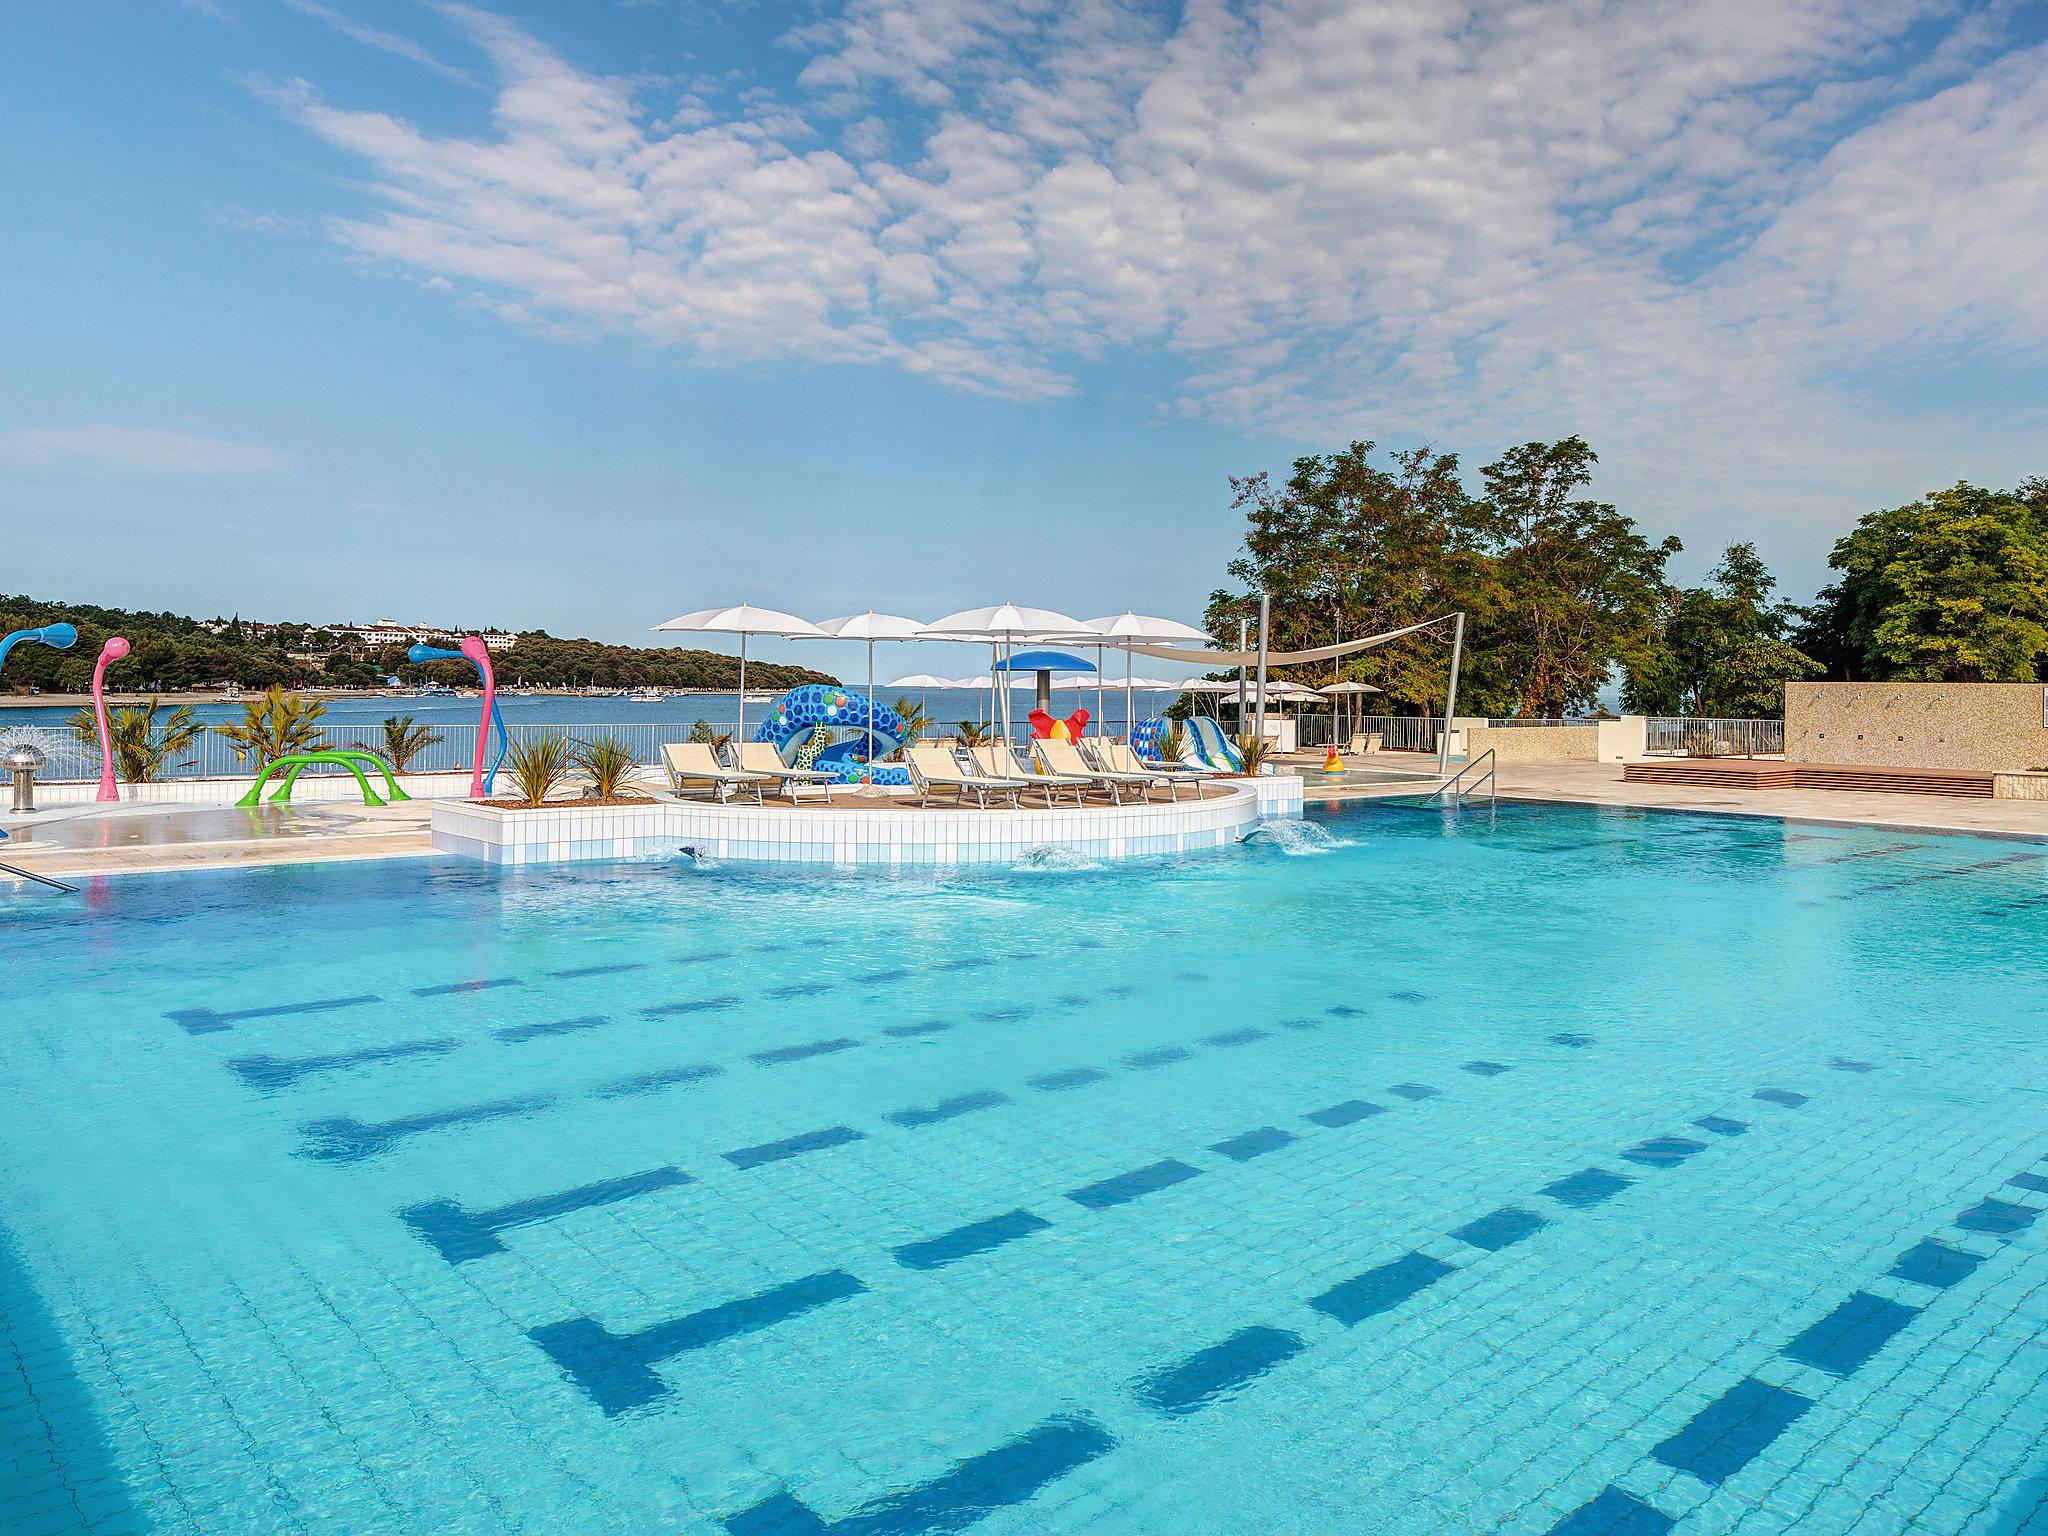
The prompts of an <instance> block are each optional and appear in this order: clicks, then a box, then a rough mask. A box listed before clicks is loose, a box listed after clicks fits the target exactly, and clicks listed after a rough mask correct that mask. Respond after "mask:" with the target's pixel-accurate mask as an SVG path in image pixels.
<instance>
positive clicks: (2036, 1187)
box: [2005, 1173, 2048, 1195]
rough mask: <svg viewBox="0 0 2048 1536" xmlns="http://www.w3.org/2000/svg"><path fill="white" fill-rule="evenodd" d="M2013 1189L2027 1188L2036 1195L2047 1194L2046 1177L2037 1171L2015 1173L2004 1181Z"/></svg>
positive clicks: (2047, 1181) (2047, 1183)
mask: <svg viewBox="0 0 2048 1536" xmlns="http://www.w3.org/2000/svg"><path fill="white" fill-rule="evenodd" d="M2005 1182H2006V1183H2008V1184H2010V1185H2011V1186H2012V1187H2013V1188H2014V1189H2024V1190H2028V1191H2030V1192H2032V1193H2034V1194H2037V1195H2048V1179H2044V1178H2042V1177H2041V1175H2040V1174H2038V1173H2016V1174H2014V1175H2013V1176H2012V1177H2011V1178H2009V1179H2007V1180H2006V1181H2005Z"/></svg>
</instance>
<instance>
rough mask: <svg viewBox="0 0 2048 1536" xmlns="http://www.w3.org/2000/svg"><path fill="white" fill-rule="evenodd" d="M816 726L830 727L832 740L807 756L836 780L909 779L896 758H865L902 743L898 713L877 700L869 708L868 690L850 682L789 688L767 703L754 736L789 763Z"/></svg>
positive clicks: (889, 781)
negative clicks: (880, 760) (893, 760)
mask: <svg viewBox="0 0 2048 1536" xmlns="http://www.w3.org/2000/svg"><path fill="white" fill-rule="evenodd" d="M821 727H822V728H823V729H825V730H828V731H830V732H831V733H832V736H833V740H832V742H831V744H830V745H829V746H826V747H823V748H821V749H820V750H819V751H818V753H817V754H816V755H815V756H814V757H813V758H812V759H811V763H810V766H811V767H813V768H818V769H821V770H823V771H824V772H826V773H829V774H831V775H832V776H833V778H834V779H835V780H836V781H837V782H838V783H841V784H908V783H909V782H910V770H909V769H908V768H905V767H904V766H903V765H902V764H901V763H876V762H870V759H872V758H878V757H887V756H888V755H889V754H890V753H892V752H894V751H895V750H896V748H897V747H898V746H899V745H901V743H902V741H903V731H904V724H903V717H902V716H901V715H899V714H897V713H896V711H895V710H893V709H885V708H884V707H883V706H881V705H880V704H876V705H875V706H874V707H873V710H872V712H870V709H869V705H868V696H867V695H866V694H864V693H856V692H855V691H854V690H853V689H851V688H841V687H839V686H838V685H836V684H830V683H806V684H805V685H804V686H803V687H801V688H792V689H790V691H789V692H788V693H785V694H784V695H783V696H782V697H781V698H779V699H777V700H776V701H775V703H774V704H773V705H771V706H770V707H769V710H768V718H767V719H765V720H763V721H762V722H761V724H760V726H759V727H758V728H757V729H756V730H755V732H754V740H756V741H765V742H768V743H769V744H770V745H772V746H773V747H774V748H775V750H776V751H777V752H779V753H780V754H781V755H782V760H783V761H784V762H785V763H789V764H791V765H794V764H795V763H796V760H797V755H798V754H799V753H800V752H802V751H803V749H804V746H805V744H806V743H807V742H809V741H810V739H811V737H812V736H813V735H814V734H815V733H816V732H817V731H818V730H819V729H820V728H821Z"/></svg>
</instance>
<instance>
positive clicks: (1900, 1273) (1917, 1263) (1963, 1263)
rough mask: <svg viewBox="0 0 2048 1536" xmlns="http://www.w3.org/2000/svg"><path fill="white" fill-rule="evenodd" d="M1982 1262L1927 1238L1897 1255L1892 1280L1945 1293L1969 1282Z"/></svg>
mask: <svg viewBox="0 0 2048 1536" xmlns="http://www.w3.org/2000/svg"><path fill="white" fill-rule="evenodd" d="M1983 1262H1984V1260H1983V1257H1982V1256H1981V1255H1979V1254H1974V1253H1971V1252H1969V1251H1968V1250H1967V1249H1963V1248H1951V1247H1949V1245H1948V1244H1947V1243H1941V1242H1936V1241H1935V1240H1934V1239H1933V1238H1931V1237H1929V1238H1923V1239H1922V1240H1921V1241H1919V1242H1917V1243H1915V1244H1914V1245H1913V1246H1912V1247H1911V1248H1908V1249H1907V1250H1906V1251H1905V1252H1904V1253H1902V1254H1900V1255H1899V1257H1898V1262H1897V1263H1895V1264H1893V1265H1892V1268H1891V1277H1892V1278H1893V1279H1894V1280H1911V1281H1913V1282H1914V1283H1915V1284H1917V1285H1931V1286H1934V1287H1935V1288H1936V1289H1938V1290H1947V1289H1948V1288H1949V1287H1950V1286H1952V1285H1954V1284H1955V1283H1956V1282H1957V1281H1958V1280H1967V1279H1969V1278H1970V1276H1971V1275H1973V1274H1975V1273H1976V1271H1977V1266H1978V1265H1979V1264H1982V1263H1983Z"/></svg>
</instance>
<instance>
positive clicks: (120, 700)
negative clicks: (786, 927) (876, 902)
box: [0, 685, 843, 709]
mask: <svg viewBox="0 0 2048 1536" xmlns="http://www.w3.org/2000/svg"><path fill="white" fill-rule="evenodd" d="M835 686H843V685H835ZM287 691H288V692H291V693H295V694H297V695H298V696H299V697H300V698H304V699H320V700H323V701H325V700H329V699H389V700H391V702H392V703H394V704H404V703H410V702H416V701H418V700H420V699H429V698H439V699H445V698H449V697H451V696H452V695H449V694H445V693H440V694H420V693H393V692H390V691H388V690H386V689H382V688H293V689H289V690H287ZM781 691H782V690H780V689H774V688H749V689H748V690H747V692H748V694H749V695H750V696H751V695H759V694H763V693H767V694H774V693H778V692H781ZM739 692H740V691H739V689H737V688H678V689H676V690H675V694H676V696H677V697H684V698H700V697H701V698H707V699H736V698H738V697H739ZM498 695H499V697H500V698H545V699H609V698H615V697H616V696H617V695H615V694H611V693H583V692H580V691H578V690H577V689H574V688H522V689H520V690H519V691H518V693H516V694H515V693H513V692H512V691H511V690H510V689H507V688H501V689H499V690H498ZM262 697H263V695H262V693H261V692H259V691H257V690H254V689H249V688H244V689H243V690H242V691H241V692H240V693H228V692H225V691H223V690H222V689H219V688H197V689H193V690H192V691H191V692H189V693H178V692H165V693H149V692H147V691H144V692H141V693H136V692H132V691H129V692H121V693H114V692H111V691H110V692H109V693H108V694H107V703H108V704H109V705H118V706H123V707H126V706H131V705H138V704H147V703H148V702H149V701H150V700H151V699H155V700H156V701H157V702H158V703H159V704H164V705H167V706H169V707H171V708H176V707H177V706H178V705H180V704H246V703H248V702H249V701H251V700H252V699H260V698H262ZM91 703H92V695H91V694H89V693H0V709H78V708H80V707H82V706H89V705H90V704H91Z"/></svg>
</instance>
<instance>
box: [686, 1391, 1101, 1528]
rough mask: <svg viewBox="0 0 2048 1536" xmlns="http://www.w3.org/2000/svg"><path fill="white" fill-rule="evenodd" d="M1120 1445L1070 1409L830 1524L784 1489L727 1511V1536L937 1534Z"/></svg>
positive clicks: (1023, 1495)
mask: <svg viewBox="0 0 2048 1536" xmlns="http://www.w3.org/2000/svg"><path fill="white" fill-rule="evenodd" d="M1115 1447H1116V1439H1115V1437H1114V1436H1112V1435H1111V1434H1110V1433H1109V1431H1108V1430H1106V1429H1104V1428H1102V1427H1101V1426H1100V1425H1099V1424H1097V1423H1095V1421H1094V1420H1092V1419H1089V1418H1085V1417H1083V1416H1081V1415H1079V1414H1074V1415H1066V1416H1062V1417H1059V1418H1055V1419H1048V1420H1047V1421H1046V1422H1045V1423H1043V1424H1041V1425H1039V1426H1038V1428H1036V1429H1034V1430H1032V1431H1031V1432H1030V1433H1029V1434H1027V1435H1024V1436H1022V1437H1021V1438H1019V1439H1016V1440H1013V1441H1011V1442H1010V1443H1009V1444H1008V1445H1003V1446H998V1447H997V1448H996V1449H995V1450H993V1451H985V1452H983V1453H982V1454H981V1455H979V1456H972V1457H969V1458H968V1459H967V1460H965V1461H963V1462H960V1463H959V1464H958V1465H956V1466H954V1467H952V1468H951V1469H949V1470H948V1471H946V1472H944V1473H941V1474H940V1475H939V1476H938V1477H935V1478H933V1479H932V1480H931V1481H930V1482H928V1483H925V1484H923V1485H922V1486H920V1487H917V1488H907V1489H905V1490H904V1491H903V1492H901V1493H896V1494H891V1495H890V1496H889V1497H887V1498H885V1499H880V1500H878V1501H876V1502H875V1503H873V1504H870V1505H868V1506H866V1507H865V1508H862V1509H858V1510H856V1511H854V1512H853V1513H852V1514H850V1515H845V1516H842V1517H841V1518H840V1519H837V1520H834V1521H832V1522H831V1523H830V1524H829V1525H828V1524H827V1523H826V1522H825V1521H823V1520H821V1519H819V1518H818V1516H817V1515H815V1514H813V1513H812V1512H811V1511H810V1510H809V1509H808V1508H806V1507H805V1506H804V1504H803V1502H802V1501H801V1500H799V1499H797V1498H795V1497H793V1496H792V1495H790V1494H787V1493H778V1494H776V1495H775V1496H774V1497H772V1498H769V1499H764V1500H763V1501H762V1502H761V1503H759V1504H756V1505H754V1506H753V1507H752V1508H751V1509H746V1510H742V1511H741V1512H740V1513H739V1514H736V1515H728V1516H726V1518H725V1522H724V1524H725V1528H726V1531H727V1532H728V1533H729V1536H932V1533H937V1532H951V1531H963V1530H965V1529H967V1527H968V1526H970V1525H972V1524H974V1523H975V1522H977V1521H979V1520H981V1519H984V1518H986V1517H987V1516H988V1515H990V1514H993V1513H994V1512H996V1511H997V1510H1001V1509H1008V1508H1010V1507H1012V1506H1013V1505H1017V1504H1022V1503H1023V1502H1024V1501H1025V1500H1027V1499H1029V1498H1030V1497H1031V1496H1032V1495H1033V1494H1035V1493H1037V1492H1038V1491H1039V1489H1041V1488H1043V1487H1045V1486H1046V1485H1047V1484H1048V1483H1052V1482H1055V1481H1057V1480H1058V1479H1060V1478H1062V1477H1065V1476H1066V1475H1067V1474H1068V1473H1069V1472H1072V1471H1073V1470H1074V1469H1075V1468H1076V1467H1081V1466H1085V1465H1086V1464H1087V1463H1089V1462H1091V1461H1093V1460H1095V1459H1096V1458H1097V1457H1098V1456H1102V1455H1105V1454H1107V1453H1108V1452H1109V1451H1111V1450H1113V1449H1115Z"/></svg>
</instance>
